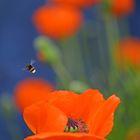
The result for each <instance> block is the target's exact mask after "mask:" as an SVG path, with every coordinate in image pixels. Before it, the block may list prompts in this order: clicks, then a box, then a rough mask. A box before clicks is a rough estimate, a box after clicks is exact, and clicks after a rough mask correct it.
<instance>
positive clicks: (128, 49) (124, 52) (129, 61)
mask: <svg viewBox="0 0 140 140" xmlns="http://www.w3.org/2000/svg"><path fill="white" fill-rule="evenodd" d="M116 54H117V60H118V63H119V65H120V66H121V67H124V66H126V65H131V66H134V67H139V66H140V39H137V38H126V39H124V40H122V41H121V42H120V43H119V45H118V47H117V51H116Z"/></svg>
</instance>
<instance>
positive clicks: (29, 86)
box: [14, 78, 53, 112]
mask: <svg viewBox="0 0 140 140" xmlns="http://www.w3.org/2000/svg"><path fill="white" fill-rule="evenodd" d="M52 90H53V86H52V85H50V84H49V83H48V82H46V81H45V80H42V79H34V78H32V79H31V78H30V79H25V80H23V81H21V82H19V83H18V84H17V86H16V88H15V94H14V99H15V102H16V105H17V108H18V109H19V111H21V112H22V111H23V110H24V108H25V107H27V106H29V105H31V104H33V103H35V102H38V101H40V100H42V99H44V98H47V96H48V93H49V92H51V91H52Z"/></svg>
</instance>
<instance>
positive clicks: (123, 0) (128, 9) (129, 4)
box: [110, 0, 135, 16]
mask: <svg viewBox="0 0 140 140" xmlns="http://www.w3.org/2000/svg"><path fill="white" fill-rule="evenodd" d="M110 3H111V11H112V13H113V14H114V15H116V16H125V15H129V14H130V13H132V12H133V11H134V7H135V6H134V5H135V1H134V0H111V2H110Z"/></svg>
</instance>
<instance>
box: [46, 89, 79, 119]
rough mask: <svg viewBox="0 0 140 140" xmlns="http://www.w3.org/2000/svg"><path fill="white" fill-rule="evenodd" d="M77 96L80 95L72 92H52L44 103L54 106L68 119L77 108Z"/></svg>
mask: <svg viewBox="0 0 140 140" xmlns="http://www.w3.org/2000/svg"><path fill="white" fill-rule="evenodd" d="M79 96H80V95H78V94H76V93H74V92H70V91H65V90H60V91H54V92H52V93H51V94H50V97H49V98H48V99H47V100H46V101H48V102H49V103H51V104H53V105H55V106H56V107H58V108H59V109H60V110H62V111H63V112H65V114H66V115H67V116H68V117H70V116H71V114H73V113H74V112H75V109H76V108H77V107H76V104H77V101H78V98H79ZM76 111H77V110H76Z"/></svg>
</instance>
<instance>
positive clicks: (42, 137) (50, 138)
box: [24, 133, 104, 140]
mask: <svg viewBox="0 0 140 140" xmlns="http://www.w3.org/2000/svg"><path fill="white" fill-rule="evenodd" d="M24 140H104V138H100V137H97V136H94V135H90V134H82V133H42V134H38V135H34V136H29V137H27V138H25V139H24Z"/></svg>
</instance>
